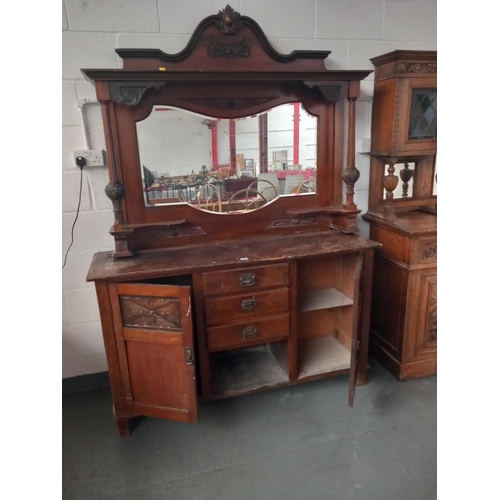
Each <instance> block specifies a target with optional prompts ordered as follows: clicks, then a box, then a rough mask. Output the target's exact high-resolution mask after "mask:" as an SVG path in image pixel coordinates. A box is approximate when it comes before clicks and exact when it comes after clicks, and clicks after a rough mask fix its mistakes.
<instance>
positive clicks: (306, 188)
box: [292, 179, 316, 194]
mask: <svg viewBox="0 0 500 500" xmlns="http://www.w3.org/2000/svg"><path fill="white" fill-rule="evenodd" d="M315 192H316V181H315V180H313V179H308V180H307V181H302V182H301V183H300V184H299V185H298V186H297V187H296V188H294V189H293V190H292V193H295V194H296V193H315Z"/></svg>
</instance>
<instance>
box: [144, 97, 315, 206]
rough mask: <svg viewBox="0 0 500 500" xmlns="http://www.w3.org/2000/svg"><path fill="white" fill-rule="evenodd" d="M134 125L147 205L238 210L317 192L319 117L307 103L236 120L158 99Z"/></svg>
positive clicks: (278, 107) (296, 103)
mask: <svg viewBox="0 0 500 500" xmlns="http://www.w3.org/2000/svg"><path fill="white" fill-rule="evenodd" d="M136 126H137V137H138V144H139V157H140V164H141V178H142V183H143V193H144V203H145V205H146V206H162V205H163V206H164V205H168V204H179V203H189V204H191V205H192V206H194V207H196V208H199V209H202V210H209V211H211V212H216V213H228V212H229V213H238V212H246V211H249V210H255V209H258V208H261V207H262V206H264V205H266V204H268V203H270V202H272V201H273V200H275V199H277V198H278V197H279V196H296V195H302V194H305V195H307V194H310V193H315V192H316V172H317V166H316V158H317V147H316V146H317V118H316V117H315V116H312V115H310V114H309V113H307V111H306V110H305V109H304V107H303V106H302V104H301V103H298V102H294V103H289V104H284V105H281V106H277V107H275V108H272V109H270V110H268V111H265V112H263V113H259V114H257V115H252V116H246V117H242V118H234V119H218V118H214V117H209V116H204V115H200V114H197V113H193V112H191V111H186V110H183V109H179V108H174V107H171V106H162V105H156V106H153V109H152V111H151V113H150V115H149V116H148V117H147V118H146V119H144V120H142V121H139V122H137V124H136Z"/></svg>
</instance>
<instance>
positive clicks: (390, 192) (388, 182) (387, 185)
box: [383, 162, 399, 220]
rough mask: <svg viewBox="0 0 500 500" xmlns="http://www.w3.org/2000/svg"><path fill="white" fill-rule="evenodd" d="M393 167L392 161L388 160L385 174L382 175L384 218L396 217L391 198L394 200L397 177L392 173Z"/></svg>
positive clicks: (391, 218)
mask: <svg viewBox="0 0 500 500" xmlns="http://www.w3.org/2000/svg"><path fill="white" fill-rule="evenodd" d="M395 170H396V169H395V168H394V163H393V162H390V163H389V168H388V169H387V175H386V176H384V180H383V183H384V189H385V190H386V195H385V207H384V215H385V217H386V219H390V220H393V219H396V216H395V215H394V206H393V205H392V200H394V190H395V189H396V187H397V185H398V182H399V179H398V177H397V176H396V175H394V172H395Z"/></svg>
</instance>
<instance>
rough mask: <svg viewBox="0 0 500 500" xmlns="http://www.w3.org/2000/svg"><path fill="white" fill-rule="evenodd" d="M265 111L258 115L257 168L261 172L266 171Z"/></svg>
mask: <svg viewBox="0 0 500 500" xmlns="http://www.w3.org/2000/svg"><path fill="white" fill-rule="evenodd" d="M267 149H268V148H267V113H263V114H262V115H259V168H260V171H261V172H262V173H266V172H267V163H268V157H267Z"/></svg>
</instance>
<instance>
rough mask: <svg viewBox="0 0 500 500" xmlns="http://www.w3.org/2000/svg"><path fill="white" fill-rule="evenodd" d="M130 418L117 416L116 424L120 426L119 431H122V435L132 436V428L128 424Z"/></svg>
mask: <svg viewBox="0 0 500 500" xmlns="http://www.w3.org/2000/svg"><path fill="white" fill-rule="evenodd" d="M128 421H129V419H128V418H127V417H125V418H124V417H118V418H115V422H116V425H117V426H118V432H119V433H120V437H127V436H130V429H129V426H128Z"/></svg>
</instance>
